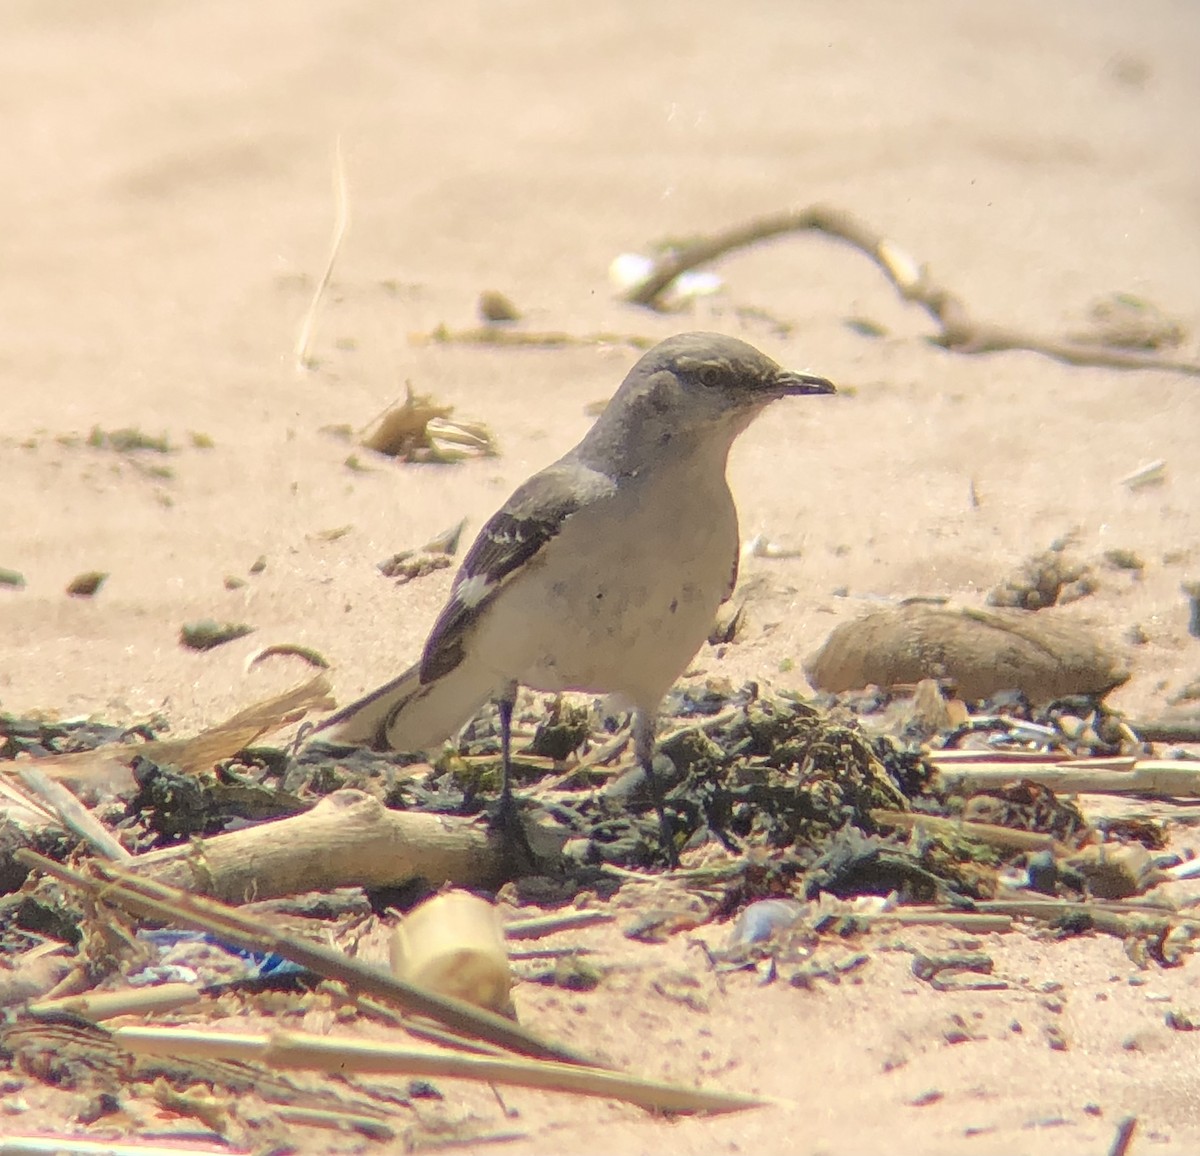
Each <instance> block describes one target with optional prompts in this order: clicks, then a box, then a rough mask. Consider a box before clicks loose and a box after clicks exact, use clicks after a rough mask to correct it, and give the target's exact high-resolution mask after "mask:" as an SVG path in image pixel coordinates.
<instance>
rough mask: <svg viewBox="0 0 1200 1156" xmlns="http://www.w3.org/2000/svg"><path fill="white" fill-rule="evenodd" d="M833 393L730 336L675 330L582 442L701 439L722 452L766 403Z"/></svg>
mask: <svg viewBox="0 0 1200 1156" xmlns="http://www.w3.org/2000/svg"><path fill="white" fill-rule="evenodd" d="M836 392H837V390H836V389H835V388H834V386H833V384H832V383H831V382H829V381H826V380H825V378H823V377H815V376H813V375H812V374H808V373H795V372H792V371H791V370H786V369H783V368H782V367H781V366H780V365H779V364H778V362H776V361H773V360H772V359H771V358H770V357H768V356H767V355H766V354H765V353H761V352H760V351H759V350H757V349H755V348H754V346H753V345H749V344H747V343H746V342H745V341H740V340H739V339H738V338H736V337H726V336H724V335H722V334H719V333H679V334H676V336H674V337H668V338H667V339H666V340H665V341H662V342H659V344H658V345H656V346H654V347H653V348H652V349H650V350H648V351H647V352H646V353H645V354H644V355H643V356H642V358H641V359H640V360H639V361H638V362H637V364H636V365H634V367H633V368H632V369H631V370H630V371H629V373H628V375H627V376H626V378H625V380H624V382H622V384H621V387H620V389H618V390H617V392H616V394H615V395H614V397H613V399H612V401H611V402H609V404H608V406H607V407H606V408H605V411H604V413H603V414H602V415H601V417H600V419H599V421H597V423H596V426H595V428H594V429H593V432H592V434H591V435H589V440H595V441H603V442H605V443H606V444H607V446H608V447H615V445H616V444H618V443H624V444H626V445H630V444H637V443H642V444H647V443H655V442H657V443H659V444H661V445H663V446H664V447H665V446H666V445H667V444H670V443H675V444H684V443H687V442H689V441H691V440H693V439H695V438H706V437H709V438H720V439H721V440H722V441H724V443H725V445H726V448H728V444H729V443H732V441H733V439H734V438H735V437H736V436H737V435H738V434H739V433H741V431H742V430H744V429H745V428H746V426H748V425H749V424H750V422H751V421H753V420H754V418H755V417H756V416H757V415H758V413H759V412H760V411H761V410H762V409H763V408H764V407H766V406H767V405H769V404H770V403H771V402H773V401H777V400H779V399H780V398H783V397H795V396H805V395H813V394H830V393H836ZM610 452H611V448H610Z"/></svg>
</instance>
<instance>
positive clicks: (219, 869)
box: [129, 790, 505, 903]
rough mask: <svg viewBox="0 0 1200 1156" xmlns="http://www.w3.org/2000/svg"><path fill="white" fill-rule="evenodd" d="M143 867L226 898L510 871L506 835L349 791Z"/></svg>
mask: <svg viewBox="0 0 1200 1156" xmlns="http://www.w3.org/2000/svg"><path fill="white" fill-rule="evenodd" d="M129 865H130V866H131V867H133V868H134V869H135V870H136V871H137V872H138V873H139V874H141V875H144V876H146V877H148V878H151V879H154V880H156V881H158V882H160V883H166V884H168V885H170V886H172V887H179V888H182V889H183V890H186V891H191V892H194V893H197V894H201V895H211V896H213V897H215V898H217V899H221V900H223V901H225V902H227V903H247V902H252V901H256V900H262V899H276V898H279V897H280V896H283V895H298V894H300V893H302V892H305V891H329V890H333V889H334V888H338V887H395V886H399V885H400V884H402V883H407V882H408V881H409V880H411V879H415V878H418V877H420V878H422V879H427V880H429V882H430V883H432V884H433V885H434V886H439V885H441V884H443V883H455V884H457V885H459V886H460V887H487V886H492V885H495V884H497V883H499V882H501V881H502V880H503V878H504V867H505V854H504V844H503V840H502V839H501V838H500V837H499V836H497V835H494V834H493V833H491V832H489V831H488V829H487V827H486V826H485V825H484V824H483V823H482V822H479V821H476V820H472V819H459V818H453V817H449V816H444V815H430V814H422V813H417V812H407V811H392V810H389V809H388V808H386V807H384V806H383V804H382V803H380V802H379V800H378V799H375V798H373V797H372V796H370V795H367V794H364V793H363V792H362V791H352V790H343V791H335V792H334V793H333V794H331V795H328V796H326V797H325V798H324V799H322V800H321V801H320V802H319V803H318V804H317V805H316V806H315V807H313V809H312V810H311V811H307V812H305V813H304V814H303V815H296V816H294V817H292V818H290V819H279V820H277V821H275V822H273V823H262V824H259V825H258V826H257V827H247V828H244V829H243V830H240V831H231V832H229V833H228V834H224V835H214V836H213V837H212V838H210V839H197V840H195V841H193V842H192V843H191V844H188V845H185V846H179V847H168V848H165V849H163V850H161V851H150V852H148V853H147V854H145V855H139V856H138V857H137V859H136V860H134V861H133V862H132V863H130V864H129Z"/></svg>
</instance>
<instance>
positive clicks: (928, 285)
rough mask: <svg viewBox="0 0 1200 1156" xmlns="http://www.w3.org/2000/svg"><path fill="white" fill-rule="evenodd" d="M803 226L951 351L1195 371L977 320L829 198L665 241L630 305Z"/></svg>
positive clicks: (1191, 365)
mask: <svg viewBox="0 0 1200 1156" xmlns="http://www.w3.org/2000/svg"><path fill="white" fill-rule="evenodd" d="M809 230H811V231H815V232H819V233H824V234H826V236H829V237H836V238H837V239H838V240H841V241H845V242H846V243H847V244H849V245H852V246H853V247H854V248H856V249H859V250H860V251H862V252H863V253H865V254H866V255H867V256H868V257H870V258H871V260H872V261H874V262H875V264H876V265H878V266H879V268H880V269H881V270H882V271H883V274H884V276H885V277H887V279H888V280H889V281H890V282H891V283H892V285H893V286H895V288H896V290H897V292H899V294H900V296H901V297H902V298H904V300H905V301H912V302H915V303H916V304H918V305H920V306H921V307H922V308H923V309H924V310H925V312H926V313H928V314H929V315H930V317H932V318H933V320H934V321H936V322H937V324H938V330H939V332H938V334H937V336H936V337H934V338H933V341H934V342H935V344H937V345H941V346H943V347H944V348H946V349H950V350H953V351H954V352H956V353H969V354H977V353H996V352H1000V351H1002V350H1015V349H1022V350H1027V351H1029V352H1031V353H1040V354H1042V355H1043V356H1044V357H1050V358H1053V359H1054V360H1056V361H1062V362H1065V363H1066V364H1068V365H1094V366H1102V367H1104V368H1108V369H1160V370H1166V371H1167V372H1170V373H1183V374H1187V375H1189V376H1193V377H1196V376H1200V363H1197V362H1193V361H1181V360H1178V359H1176V358H1170V357H1157V356H1154V355H1152V354H1147V353H1143V352H1139V351H1135V350H1130V349H1120V348H1113V347H1111V346H1108V345H1104V344H1101V343H1099V342H1088V341H1081V340H1077V339H1071V338H1059V337H1043V336H1040V335H1038V334H1034V333H1026V332H1023V331H1021V330H1017V329H1010V328H1008V327H1006V326H1002V325H994V324H992V323H990V322H986V321H980V320H977V319H976V318H974V317H972V316H971V315H970V313H969V311H968V310H967V307H966V305H965V304H964V303H963V301H962V299H961V298H960V297H959V296H958V295H957V294H955V293H952V292H951V291H950V290H949V289H947V288H946V287H945V286H944V285H941V284H939V283H938V282H937V281H935V280H934V279H933V277H932V276H931V275H930V273H929V270H928V269H927V268H926V267H925V266H924V265H922V264H920V263H919V262H918V261H916V260H915V259H914V258H913V257H911V256H909V254H908V253H906V252H905V251H904V250H903V249H901V248H900V247H899V246H898V245H896V244H895V243H894V242H892V241H889V240H888V239H887V238H886V237H884V236H883V235H881V234H880V233H877V232H876V231H875V230H874V229H872V228H871V226H870V225H868V224H867V223H866V222H865V221H862V220H860V219H859V218H858V217H856V216H854V214H852V213H849V212H846V211H845V210H842V209H835V208H833V207H831V206H829V205H811V206H809V207H808V208H806V209H798V210H792V211H788V212H783V213H776V214H774V215H773V216H768V217H760V218H758V219H757V220H754V221H749V222H747V223H746V224H744V225H738V226H735V227H734V228H732V229H728V230H726V231H725V232H722V233H716V234H714V235H713V236H711V237H702V238H700V239H699V240H696V241H693V242H691V243H690V244H687V245H683V246H681V247H679V248H677V249H673V250H671V251H670V252H668V253H667V254H666V255H665V256H663V257H661V258H659V260H658V261H656V262H655V265H654V268H653V270H652V271H651V273H650V275H649V276H648V277H646V278H645V280H643V281H641V282H640V283H639V284H637V285H635V286H634V287H633V288H632V289H631V290H629V292H628V293H627V294H626V300H628V301H630V302H632V303H633V304H635V305H645V306H648V307H649V308H651V309H661V308H663V296H664V293H665V291H666V289H667V288H668V286H670V284H671V283H672V282H673V281H674V280H675V279H676V278H677V277H678V276H679V275H680V274H681V273H685V272H687V271H688V270H689V269H694V268H696V267H697V266H698V265H705V264H707V263H708V262H710V261H713V260H715V259H716V258H717V257H720V256H722V255H724V254H725V253H728V252H731V251H732V250H734V249H740V248H744V247H745V246H747V245H753V244H756V243H757V242H759V241H764V240H767V239H768V238H771V237H778V236H782V235H783V234H785V233H800V232H805V231H809Z"/></svg>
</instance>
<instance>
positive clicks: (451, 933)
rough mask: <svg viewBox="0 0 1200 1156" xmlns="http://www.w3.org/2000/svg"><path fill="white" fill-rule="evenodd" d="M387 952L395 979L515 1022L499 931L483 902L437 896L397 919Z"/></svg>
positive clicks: (463, 895) (465, 895)
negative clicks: (488, 1010)
mask: <svg viewBox="0 0 1200 1156" xmlns="http://www.w3.org/2000/svg"><path fill="white" fill-rule="evenodd" d="M389 946H390V951H391V955H390V958H391V967H392V974H393V975H394V976H395V977H396V978H397V979H400V980H403V981H405V982H406V983H411V984H414V985H416V986H418V987H424V988H427V989H428V990H430V991H435V992H438V993H439V994H441V995H447V996H452V997H454V998H455V999H461V1000H465V1001H466V1002H467V1003H471V1004H474V1005H475V1006H476V1007H482V1008H488V1009H490V1010H491V1011H495V1012H499V1013H500V1014H501V1015H505V1016H508V1017H510V1018H516V1013H515V1011H514V1009H513V1004H512V995H511V989H512V973H511V971H510V969H509V963H508V950H507V947H506V945H505V940H504V928H503V925H502V924H501V922H500V916H499V913H498V912H497V910H496V907H495V905H494V904H492V903H489V902H488V901H487V900H486V899H482V898H480V897H479V896H478V895H473V894H471V892H469V891H461V890H451V891H443V892H442V893H441V894H440V895H435V896H434V897H433V898H432V899H427V900H426V901H425V902H424V903H421V904H419V905H418V906H417V907H414V908H413V909H412V910H411V911H409V912H408V913H407V914H406V915H405V916H403V917H402V918H401V920H400V922H399V923H398V924H396V926H395V928H393V930H392V935H391V939H390V942H389Z"/></svg>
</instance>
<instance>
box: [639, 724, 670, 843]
mask: <svg viewBox="0 0 1200 1156" xmlns="http://www.w3.org/2000/svg"><path fill="white" fill-rule="evenodd" d="M657 723H658V712H657V710H653V711H649V710H639V711H636V712H635V713H634V716H633V753H634V756H635V757H636V759H637V761H638V765H639V766H640V767H641V768H642V773H643V774H644V775H645V776H646V785H647V786H648V787H649V788H650V797H651V798H652V799H653V800H654V809H655V810H656V811H657V812H658V838H659V842H660V843H661V845H662V850H663V854H664V855H666V857H667V863H668V864H669V865H670V866H672V867H678V866H679V854H678V852H677V851H676V850H675V830H674V828H673V826H672V825H671V820H670V819H669V818H668V817H667V811H666V808H665V807H664V806H663V784H662V780H661V779H660V778H659V777H658V775H656V774H655V773H654V731H655V728H656V726H657Z"/></svg>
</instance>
